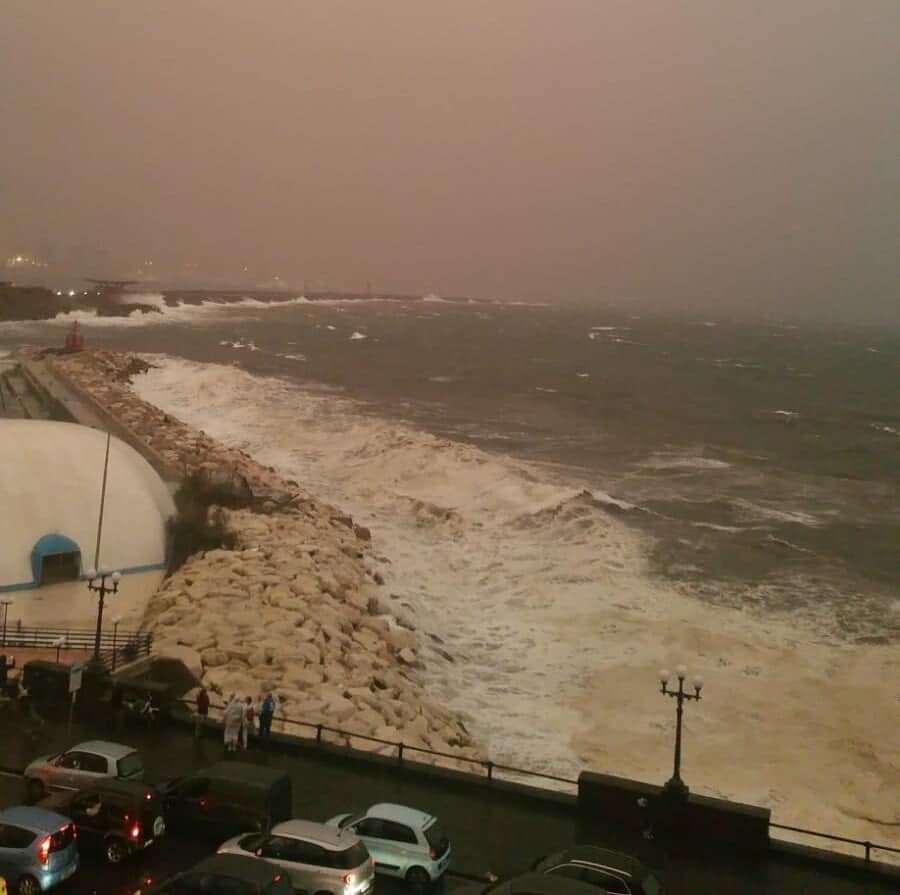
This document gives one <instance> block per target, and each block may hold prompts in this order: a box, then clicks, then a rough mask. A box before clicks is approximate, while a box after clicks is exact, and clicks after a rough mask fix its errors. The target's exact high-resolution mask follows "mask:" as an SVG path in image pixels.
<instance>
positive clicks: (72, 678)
mask: <svg viewBox="0 0 900 895" xmlns="http://www.w3.org/2000/svg"><path fill="white" fill-rule="evenodd" d="M83 675H84V662H73V663H72V665H71V666H70V667H69V693H71V695H72V701H71V702H70V703H69V734H68V737H67V740H68V742H69V743H71V742H72V716H73V715H74V714H75V697H76V696H77V695H78V691H79V690H80V689H81V678H82V676H83Z"/></svg>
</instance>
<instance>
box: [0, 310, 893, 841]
mask: <svg viewBox="0 0 900 895" xmlns="http://www.w3.org/2000/svg"><path fill="white" fill-rule="evenodd" d="M426 298H427V297H426ZM253 301H255V302H257V304H256V305H252V306H248V305H247V304H246V303H243V302H242V303H241V304H233V305H231V306H229V305H223V304H221V303H219V302H217V301H207V302H205V303H201V304H194V305H181V306H179V305H174V306H173V305H170V304H168V301H167V302H166V310H164V311H163V316H162V319H160V315H158V314H147V315H144V316H142V317H140V318H138V317H136V316H132V317H128V318H124V319H125V320H126V321H127V322H126V323H124V324H123V323H121V322H120V321H119V320H118V319H116V320H113V321H112V322H111V323H110V322H109V320H108V319H106V320H104V319H101V318H95V319H93V320H91V321H90V322H89V323H88V327H89V332H88V334H87V338H88V342H89V344H101V345H105V346H109V347H114V348H122V349H126V350H138V351H144V352H154V353H159V352H165V353H166V354H167V355H169V359H166V360H163V361H162V363H161V366H160V368H159V369H157V370H154V371H152V372H151V373H150V374H148V375H147V376H146V377H142V378H141V380H140V381H139V384H138V387H139V389H140V391H141V392H142V394H144V395H145V396H146V397H148V399H150V400H153V401H154V402H155V403H158V404H160V405H161V406H163V407H164V408H165V409H166V410H167V411H168V412H170V413H174V414H176V415H178V416H182V417H183V418H185V419H186V420H188V421H189V422H193V423H195V424H197V425H200V426H201V427H203V428H204V429H206V430H207V431H208V432H210V433H211V434H213V435H215V436H216V437H219V438H221V439H223V440H224V441H227V442H228V443H231V444H237V445H240V446H242V447H244V448H245V449H247V450H249V451H250V452H251V453H253V454H254V455H256V456H257V457H259V458H260V459H261V460H263V461H264V462H266V463H270V464H272V465H273V466H276V467H277V468H279V469H281V470H283V471H284V472H285V473H287V474H288V475H290V476H291V477H294V478H297V479H298V480H299V481H303V482H304V483H306V484H307V485H308V486H309V488H310V489H311V490H312V491H313V492H314V493H318V494H321V496H323V497H324V498H326V499H328V500H331V501H332V502H334V503H335V504H337V505H340V506H342V507H346V508H348V509H349V510H351V511H352V512H353V513H354V515H355V516H356V517H357V518H358V519H359V521H361V522H363V523H364V524H368V525H370V527H371V528H372V530H373V533H374V541H373V548H374V551H375V554H376V556H377V557H378V559H377V561H378V562H379V563H380V569H381V571H382V574H383V575H384V577H385V580H386V582H387V584H386V589H387V592H388V593H391V594H395V595H396V596H395V597H394V603H395V605H396V606H397V607H398V611H401V612H409V613H410V614H412V615H413V616H414V617H415V619H416V623H417V625H418V626H419V628H420V631H421V632H422V638H423V642H424V643H425V645H426V659H427V662H426V668H425V672H424V674H425V675H426V677H427V683H428V685H429V687H430V688H431V689H432V690H433V691H434V693H435V695H437V696H440V697H442V698H443V699H445V700H446V701H447V702H448V703H450V704H451V705H453V706H454V707H455V708H457V709H458V710H461V711H464V712H466V713H468V714H469V715H470V716H471V718H472V724H473V727H474V728H475V730H476V732H477V733H478V735H479V736H480V737H481V738H482V739H483V740H484V741H485V742H488V743H489V744H490V748H491V751H492V755H493V757H494V759H495V760H496V761H505V762H510V763H513V764H522V765H525V766H528V767H532V768H535V769H538V770H540V769H543V770H547V771H551V772H555V773H563V774H570V775H571V774H574V773H575V771H576V770H577V769H579V768H580V767H582V766H591V767H594V768H597V769H600V770H607V771H609V772H612V773H628V774H634V775H637V776H639V777H643V778H645V779H651V780H662V779H665V777H666V776H668V772H669V762H670V759H671V718H670V715H669V711H670V708H671V706H670V705H668V701H667V700H664V699H662V698H661V697H660V695H659V694H658V692H657V691H656V690H655V688H654V680H655V672H656V668H657V665H658V664H660V663H664V664H669V665H674V664H677V663H678V662H680V661H684V662H686V663H688V664H690V665H691V666H692V669H694V670H699V671H701V672H703V673H704V674H705V675H706V677H707V681H708V691H709V692H708V694H707V698H706V699H705V700H704V701H703V702H702V703H701V705H700V706H699V707H697V709H696V710H693V711H691V712H690V713H689V715H688V722H687V725H688V726H687V733H686V764H685V769H686V772H687V774H688V781H689V782H690V783H691V785H692V786H693V787H694V788H696V789H699V790H701V791H706V792H722V793H726V794H729V795H732V796H736V797H738V798H741V799H744V800H746V801H751V802H754V801H757V802H762V803H764V804H768V805H771V806H772V807H773V808H774V809H776V817H777V819H780V820H782V821H783V822H787V823H796V824H799V825H801V826H803V825H809V826H813V827H817V828H826V829H832V830H834V831H836V832H844V833H846V834H849V835H860V836H862V837H863V838H865V837H869V838H873V839H876V840H881V841H884V840H885V839H889V838H890V837H891V835H894V834H893V832H892V830H893V828H891V827H890V826H888V825H889V824H890V823H891V822H894V821H896V814H895V811H896V806H895V805H894V804H893V801H892V800H891V799H890V798H889V796H888V795H887V794H888V793H890V792H891V781H892V780H895V779H896V773H897V771H896V769H897V766H898V765H900V755H898V750H897V747H896V737H895V736H894V728H895V726H896V725H895V723H894V722H895V719H896V703H895V693H894V691H893V690H892V688H891V686H890V684H889V683H888V682H889V681H892V680H896V679H897V674H896V671H897V668H896V664H895V662H896V660H895V659H894V654H893V653H892V652H891V647H890V643H891V642H892V640H893V639H895V638H896V632H897V629H898V620H900V613H898V608H897V607H898V606H900V602H898V601H897V591H896V544H897V531H898V527H897V512H896V510H897V500H896V495H897V469H898V468H900V467H898V464H897V450H898V441H897V436H896V432H897V431H898V429H900V418H898V416H897V408H896V403H895V401H894V400H893V399H892V398H891V395H890V389H887V388H885V384H886V383H888V382H889V381H891V379H892V374H893V373H896V372H897V358H898V356H900V355H898V352H897V342H896V339H895V338H894V337H892V336H890V335H887V334H882V335H881V336H879V337H878V338H873V337H872V335H871V334H868V333H867V334H862V335H861V334H853V333H850V334H846V333H828V332H811V331H808V330H797V329H793V328H789V327H784V326H774V325H767V326H759V327H753V326H740V327H739V326H735V325H731V324H728V323H726V322H720V323H719V324H718V325H717V326H706V325H704V324H705V323H706V322H710V323H711V322H714V321H702V320H699V321H690V320H688V321H677V320H672V319H664V318H659V317H652V316H651V315H643V316H638V315H634V314H628V315H623V314H618V315H617V314H614V313H609V314H604V315H602V316H601V315H598V314H596V313H588V312H579V311H577V310H572V309H560V308H544V307H534V306H531V307H503V306H498V305H490V304H483V303H479V304H475V305H466V304H460V303H458V302H447V301H434V300H428V301H411V302H407V303H402V302H399V303H398V302H395V301H390V302H389V301H385V300H378V299H373V300H372V301H365V302H346V301H341V300H335V301H333V302H330V303H323V302H318V301H317V302H303V301H296V302H294V303H292V304H290V305H285V304H283V303H280V302H260V301H259V300H258V299H254V300H253ZM145 303H148V302H145ZM260 305H262V306H260ZM172 315H175V316H177V315H184V319H183V320H177V319H175V318H174V317H172ZM167 316H168V317H169V318H171V319H166V318H167ZM173 324H174V325H173ZM8 326H21V325H15V324H10V325H8ZM27 330H28V331H27V337H28V338H29V339H31V340H37V339H38V338H42V337H43V338H50V339H51V341H52V340H53V339H58V338H59V333H60V326H59V322H55V323H51V324H49V325H48V324H29V325H27ZM354 333H359V334H363V335H366V336H367V338H365V339H359V338H354V337H353V336H354ZM585 333H591V334H593V336H592V338H585ZM623 335H627V339H623ZM22 337H23V336H22V334H21V330H16V331H15V332H11V331H9V330H6V329H4V326H3V325H0V344H6V342H9V341H11V340H13V339H17V338H18V339H21V338H22ZM4 339H5V340H6V342H5V341H4ZM876 345H877V348H878V351H877V353H876V352H870V351H868V350H867V348H868V347H872V346H876ZM174 356H178V357H180V358H181V359H180V360H179V359H176V358H175V357H174ZM894 381H896V377H894ZM786 408H790V415H788V414H787V413H776V412H775V411H776V410H779V409H786ZM825 682H827V684H828V685H827V686H825ZM873 744H878V745H877V748H874V747H873ZM744 754H752V760H746V761H745V760H740V759H739V758H737V757H736V756H741V755H744ZM798 754H802V755H803V756H804V761H803V763H802V767H798V766H797V761H796V755H798ZM836 781H839V782H836ZM823 794H825V795H824V796H823ZM866 818H868V820H866Z"/></svg>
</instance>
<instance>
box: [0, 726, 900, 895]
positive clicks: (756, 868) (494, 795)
mask: <svg viewBox="0 0 900 895" xmlns="http://www.w3.org/2000/svg"><path fill="white" fill-rule="evenodd" d="M97 736H102V737H106V738H115V739H119V740H121V741H123V742H127V743H130V744H132V745H134V746H135V747H137V748H139V749H140V750H141V752H142V754H143V755H144V760H145V763H146V766H147V774H148V779H150V780H158V779H163V778H166V777H172V776H176V775H178V774H182V773H185V772H187V771H189V770H191V769H192V768H198V767H203V766H205V765H207V764H209V763H211V762H214V761H218V760H220V759H222V758H223V749H222V745H221V741H220V739H219V734H218V733H217V732H216V731H210V732H209V735H208V736H206V737H204V738H202V739H201V740H199V741H195V740H194V738H193V736H192V735H191V733H190V731H189V730H187V729H186V728H184V727H177V726H176V727H171V728H166V729H162V730H159V731H145V730H141V729H137V728H134V729H131V728H129V729H127V730H125V731H120V732H118V733H115V734H114V735H113V732H111V731H109V730H104V729H103V728H102V727H98V726H95V725H82V724H76V727H75V730H74V731H73V741H76V742H77V741H78V740H79V739H86V738H93V737H97ZM66 739H67V737H66V728H65V724H64V723H62V722H61V721H57V722H55V723H53V724H51V725H49V726H48V728H47V729H46V730H45V731H44V732H43V734H42V735H41V736H40V737H39V738H38V739H37V740H36V741H30V740H28V739H27V738H26V737H25V736H24V735H23V733H22V731H21V730H20V729H19V727H18V725H17V724H14V723H7V721H6V719H3V721H2V722H0V765H2V766H4V767H5V768H7V769H10V768H11V769H22V768H24V766H25V765H26V764H27V762H28V761H29V760H30V759H31V758H32V757H34V756H35V755H38V754H42V753H47V752H51V751H58V750H60V749H62V748H64V747H65V746H66V744H67V743H66ZM244 757H245V758H246V760H250V761H256V762H260V763H265V764H270V765H272V766H275V767H283V768H285V769H287V770H288V771H289V772H290V774H291V776H292V779H293V784H294V785H293V790H294V811H295V814H296V815H297V816H298V817H306V818H310V819H319V820H324V819H326V818H328V817H331V816H332V815H334V814H338V813H340V812H343V811H352V810H356V809H362V808H365V807H366V806H367V805H369V804H372V803H373V802H377V801H394V802H401V803H406V804H409V805H413V806H416V807H420V808H422V809H424V810H427V811H429V812H431V813H434V814H436V815H438V816H439V817H440V818H441V819H442V821H443V823H444V826H445V827H446V828H447V830H448V834H449V836H450V838H451V841H452V843H453V849H454V859H453V867H454V868H455V869H456V870H457V871H460V872H462V873H464V874H467V875H470V876H472V877H483V876H484V875H485V874H487V873H488V872H492V873H495V874H498V875H501V876H503V875H508V874H514V873H518V872H521V871H524V870H525V869H527V867H528V866H529V864H530V863H531V862H532V861H533V860H535V859H536V858H537V857H539V856H541V855H544V854H546V853H547V852H549V851H552V850H554V849H557V848H561V847H565V846H567V845H570V844H573V843H575V842H577V841H579V830H578V826H577V820H576V812H575V803H574V798H573V797H571V796H568V795H562V794H555V795H554V794H549V793H545V794H535V793H532V792H531V791H529V790H528V789H526V788H524V787H518V786H514V785H510V784H504V783H493V784H489V783H487V782H484V781H481V780H476V779H475V778H466V777H464V776H462V775H453V774H452V773H449V772H441V771H435V770H433V769H427V768H423V767H419V766H410V765H406V766H400V765H398V764H395V763H392V762H376V761H373V760H372V759H371V758H365V757H361V756H356V755H352V754H347V753H340V752H337V751H334V750H324V749H322V750H320V749H317V748H316V747H315V746H314V745H298V744H297V742H296V741H293V742H290V743H289V742H287V741H281V740H279V739H276V740H275V741H273V743H271V744H270V745H269V747H268V748H267V749H266V750H262V749H260V748H258V747H256V748H251V749H250V751H249V752H248V753H246V754H245V756H244ZM4 798H5V799H6V800H7V801H8V800H10V799H14V798H15V796H14V795H12V794H11V791H10V789H9V787H8V786H4V787H0V799H4ZM598 844H601V845H606V846H607V847H611V848H617V849H619V850H623V851H627V852H629V853H631V854H634V855H637V856H639V857H641V858H642V859H643V860H645V861H646V862H647V863H650V864H651V865H653V866H655V867H656V868H657V869H659V870H660V872H661V873H662V874H663V875H664V877H665V881H666V886H667V888H666V892H667V895H697V893H701V892H702V893H710V895H714V893H727V895H801V893H802V895H812V893H816V895H888V893H890V895H896V892H897V891H898V890H900V876H895V877H894V878H893V879H889V878H878V877H876V876H875V875H874V874H873V875H871V876H868V878H866V877H864V876H862V875H860V874H859V873H857V872H855V871H851V870H849V869H847V868H846V867H842V866H838V865H835V866H834V867H830V866H828V865H827V864H825V863H824V862H818V861H810V860H806V859H805V858H802V857H800V856H798V855H796V854H793V853H788V852H781V851H778V850H772V851H770V852H769V853H768V854H767V855H766V856H764V857H762V858H756V859H753V860H741V859H740V858H738V857H737V856H736V855H734V854H733V853H727V854H726V853H720V854H714V853H713V854H711V853H706V854H704V855H702V857H701V856H698V855H697V854H694V855H690V854H684V853H680V852H677V851H676V850H674V849H673V848H670V847H669V846H668V845H667V844H666V843H665V842H662V841H658V840H644V839H640V838H638V839H633V838H632V839H629V837H627V836H622V837H621V838H620V839H619V840H618V841H607V842H602V843H598Z"/></svg>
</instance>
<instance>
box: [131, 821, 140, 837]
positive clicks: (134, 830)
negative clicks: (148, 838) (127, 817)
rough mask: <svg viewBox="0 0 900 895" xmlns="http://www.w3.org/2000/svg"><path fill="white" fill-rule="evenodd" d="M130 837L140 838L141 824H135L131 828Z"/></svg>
mask: <svg viewBox="0 0 900 895" xmlns="http://www.w3.org/2000/svg"><path fill="white" fill-rule="evenodd" d="M131 838H132V839H140V838H141V825H140V824H135V825H134V826H133V827H132V828H131Z"/></svg>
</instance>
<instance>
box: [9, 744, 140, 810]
mask: <svg viewBox="0 0 900 895" xmlns="http://www.w3.org/2000/svg"><path fill="white" fill-rule="evenodd" d="M143 776H144V763H143V761H142V760H141V756H140V755H139V754H138V752H137V751H136V750H135V749H133V748H132V747H131V746H123V745H122V744H121V743H109V742H106V741H105V740H89V741H88V742H86V743H79V744H78V745H77V746H73V747H72V748H71V749H69V750H67V751H66V752H60V753H57V754H56V755H44V756H41V757H40V758H36V759H35V760H34V761H33V762H31V764H30V765H28V767H27V768H25V780H26V786H27V792H28V797H29V798H30V799H32V801H37V800H38V799H41V798H43V797H44V796H45V795H46V794H47V792H48V791H50V790H60V789H81V788H82V787H84V786H86V785H87V784H88V783H93V782H94V781H96V780H97V779H99V778H101V777H118V778H119V779H120V780H140V779H141V778H142V777H143Z"/></svg>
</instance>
